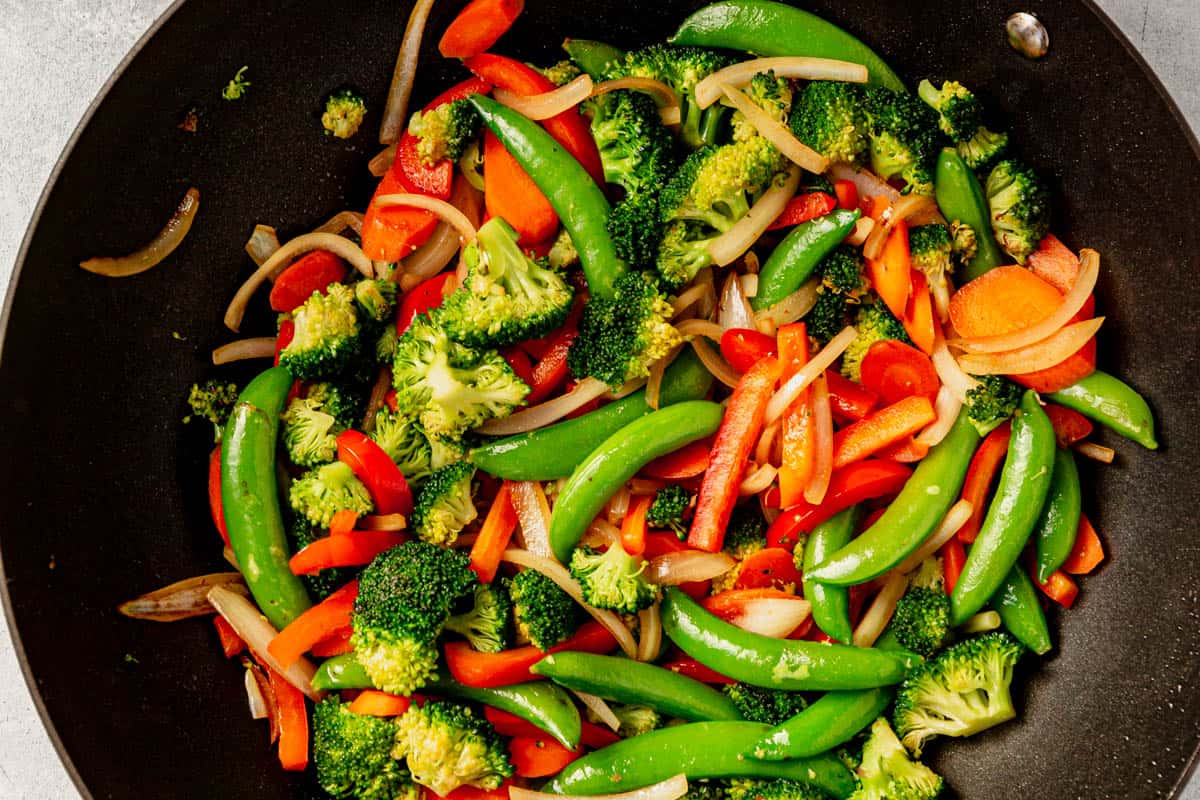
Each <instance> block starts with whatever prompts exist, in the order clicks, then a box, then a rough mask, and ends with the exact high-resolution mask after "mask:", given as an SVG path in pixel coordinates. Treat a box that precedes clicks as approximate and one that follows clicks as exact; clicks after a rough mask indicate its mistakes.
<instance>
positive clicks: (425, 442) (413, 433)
mask: <svg viewBox="0 0 1200 800" xmlns="http://www.w3.org/2000/svg"><path fill="white" fill-rule="evenodd" d="M371 439H372V440H373V441H374V442H375V444H377V445H379V447H380V449H381V450H383V452H385V453H387V454H388V458H390V459H392V461H395V462H396V466H397V467H399V468H400V471H401V472H402V473H404V478H405V480H407V481H408V483H409V486H412V487H414V488H415V487H418V486H420V484H421V483H422V482H423V481H424V480H425V478H427V477H428V476H429V473H431V472H432V471H433V469H432V467H431V465H430V461H431V457H432V453H431V447H430V443H429V439H428V438H427V437H426V436H425V432H424V431H422V430H421V426H420V425H418V424H417V423H416V422H413V421H412V420H410V419H408V418H407V417H405V416H404V415H403V414H397V413H394V412H392V411H390V410H388V409H386V408H384V409H381V410H379V411H377V412H376V413H375V430H373V431H371Z"/></svg>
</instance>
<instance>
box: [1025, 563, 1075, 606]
mask: <svg viewBox="0 0 1200 800" xmlns="http://www.w3.org/2000/svg"><path fill="white" fill-rule="evenodd" d="M1036 572H1037V571H1036V570H1030V576H1029V577H1030V578H1032V579H1033V582H1034V583H1037V587H1038V588H1039V589H1041V590H1042V592H1043V593H1044V594H1045V595H1046V596H1047V597H1049V598H1050V599H1051V600H1053V601H1054V602H1056V603H1058V604H1059V605H1060V606H1062V607H1063V608H1070V607H1071V606H1072V605H1073V604H1074V603H1075V598H1076V597H1078V596H1079V585H1078V584H1077V583H1075V581H1074V580H1073V579H1072V578H1071V576H1069V575H1067V573H1065V572H1063V571H1062V570H1061V569H1058V570H1055V571H1054V572H1053V573H1052V574H1051V575H1050V577H1049V578H1047V579H1046V582H1045V583H1038V579H1037V575H1036V574H1035V573H1036Z"/></svg>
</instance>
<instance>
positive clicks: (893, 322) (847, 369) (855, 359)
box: [842, 298, 912, 381]
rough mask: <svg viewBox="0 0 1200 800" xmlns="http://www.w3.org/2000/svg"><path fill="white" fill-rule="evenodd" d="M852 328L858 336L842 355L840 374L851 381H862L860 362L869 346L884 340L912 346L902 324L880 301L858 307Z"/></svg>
mask: <svg viewBox="0 0 1200 800" xmlns="http://www.w3.org/2000/svg"><path fill="white" fill-rule="evenodd" d="M854 327H855V329H856V330H857V331H858V336H857V337H855V339H854V341H852V342H850V346H849V347H847V348H846V350H845V351H844V352H843V353H842V374H843V375H845V376H846V377H847V378H849V379H850V380H853V381H861V380H862V373H861V369H862V360H863V357H864V356H865V355H866V354H867V351H868V350H870V349H871V345H873V344H875V343H876V342H882V341H884V340H885V339H896V340H898V341H901V342H904V343H905V344H912V340H911V339H909V338H908V334H907V333H906V332H905V330H904V324H903V323H902V322H900V320H898V319H896V318H895V317H894V316H893V315H892V312H891V311H888V307H887V306H886V305H884V302H883V301H882V300H879V299H878V298H877V299H876V300H875V302H874V303H864V304H863V305H861V306H859V309H858V314H857V315H856V316H855V320H854Z"/></svg>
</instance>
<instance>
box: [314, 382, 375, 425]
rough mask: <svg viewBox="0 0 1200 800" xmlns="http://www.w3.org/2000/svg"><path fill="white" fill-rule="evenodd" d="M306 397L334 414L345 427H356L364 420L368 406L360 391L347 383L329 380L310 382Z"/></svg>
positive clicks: (338, 422) (328, 412) (337, 420)
mask: <svg viewBox="0 0 1200 800" xmlns="http://www.w3.org/2000/svg"><path fill="white" fill-rule="evenodd" d="M305 397H306V398H308V399H309V400H311V401H313V402H314V403H316V404H317V405H319V406H320V407H321V410H322V411H324V412H326V413H327V414H332V415H333V418H334V420H335V421H336V422H337V424H338V425H339V426H341V427H342V428H343V429H345V428H354V427H356V426H357V425H358V423H359V422H360V421H361V420H362V416H363V410H364V408H365V407H366V401H365V398H364V397H362V395H361V393H360V392H356V391H354V390H353V389H350V388H349V387H347V386H346V385H345V384H337V383H329V382H327V381H326V382H322V383H313V384H310V385H309V387H308V391H307V392H306V393H305Z"/></svg>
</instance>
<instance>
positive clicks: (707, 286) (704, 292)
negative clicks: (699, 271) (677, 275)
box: [671, 283, 713, 319]
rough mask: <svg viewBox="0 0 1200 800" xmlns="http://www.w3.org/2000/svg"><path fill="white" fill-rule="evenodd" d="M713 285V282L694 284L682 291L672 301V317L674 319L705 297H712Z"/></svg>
mask: <svg viewBox="0 0 1200 800" xmlns="http://www.w3.org/2000/svg"><path fill="white" fill-rule="evenodd" d="M712 294H713V287H712V284H711V283H697V284H693V285H692V286H691V287H690V288H689V289H687V290H686V291H684V292H682V293H681V294H680V295H679V296H678V297H676V298H675V299H674V300H672V301H671V311H672V315H671V318H672V319H674V318H676V317H678V316H679V315H680V314H682V313H683V312H684V311H686V310H687V309H689V308H691V307H692V306H693V305H695V304H696V303H699V302H700V301H701V300H703V299H704V298H705V297H708V298H709V299H712Z"/></svg>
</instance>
